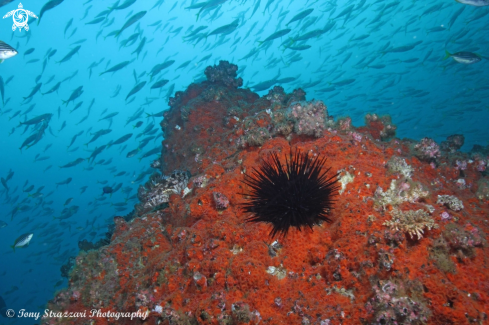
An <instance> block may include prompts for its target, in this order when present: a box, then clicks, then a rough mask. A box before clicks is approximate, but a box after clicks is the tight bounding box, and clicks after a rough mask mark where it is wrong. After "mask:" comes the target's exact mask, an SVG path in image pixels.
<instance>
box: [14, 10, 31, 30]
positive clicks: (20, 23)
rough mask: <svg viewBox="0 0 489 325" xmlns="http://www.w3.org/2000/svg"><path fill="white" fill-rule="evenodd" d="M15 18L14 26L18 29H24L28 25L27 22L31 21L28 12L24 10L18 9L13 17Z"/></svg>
mask: <svg viewBox="0 0 489 325" xmlns="http://www.w3.org/2000/svg"><path fill="white" fill-rule="evenodd" d="M13 18H14V24H15V25H16V26H17V27H20V29H22V28H23V27H24V26H25V25H26V24H27V20H28V19H29V18H28V15H27V12H26V11H25V10H24V9H17V10H16V11H15V13H14V15H13Z"/></svg>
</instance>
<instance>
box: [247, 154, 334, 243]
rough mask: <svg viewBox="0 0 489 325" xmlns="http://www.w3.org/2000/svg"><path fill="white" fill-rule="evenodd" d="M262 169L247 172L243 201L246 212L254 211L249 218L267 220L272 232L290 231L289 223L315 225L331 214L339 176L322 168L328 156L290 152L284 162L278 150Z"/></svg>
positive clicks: (249, 220)
mask: <svg viewBox="0 0 489 325" xmlns="http://www.w3.org/2000/svg"><path fill="white" fill-rule="evenodd" d="M270 158H271V159H270V160H269V161H265V162H264V163H263V165H262V166H261V167H260V168H259V170H257V169H254V168H253V172H252V175H251V176H249V175H246V174H245V176H244V180H243V183H245V184H246V185H248V186H250V187H251V191H250V193H249V194H248V196H249V199H248V202H246V203H244V204H242V208H243V210H244V211H245V212H251V213H253V215H252V216H251V217H249V218H247V219H246V221H247V222H267V223H271V224H272V226H273V229H272V231H271V232H270V236H271V237H274V236H275V235H276V234H277V233H281V235H282V236H283V237H285V236H286V235H287V232H288V231H289V228H290V227H296V228H297V229H299V230H301V227H303V226H308V227H309V228H311V229H312V227H313V226H314V225H316V224H318V223H319V222H320V221H326V222H331V219H330V218H328V215H329V212H330V210H331V209H332V205H333V202H334V200H333V197H334V196H335V195H336V193H337V192H336V191H337V190H338V189H339V186H338V183H337V180H336V177H337V175H336V174H335V175H333V176H331V177H328V176H327V175H326V174H327V173H328V171H329V170H330V169H331V168H328V169H326V170H324V171H322V169H323V168H325V167H324V163H325V161H326V158H322V159H319V156H317V157H315V158H313V159H309V155H308V154H307V153H304V154H301V153H300V152H299V151H296V152H295V154H292V152H291V153H290V154H289V159H287V160H286V165H285V166H284V165H282V163H281V162H280V160H279V158H278V155H277V153H272V154H271V157H270Z"/></svg>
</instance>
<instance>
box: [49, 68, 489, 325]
mask: <svg viewBox="0 0 489 325" xmlns="http://www.w3.org/2000/svg"><path fill="white" fill-rule="evenodd" d="M236 71H237V67H236V66H233V65H231V64H227V63H221V64H220V65H219V66H217V67H216V66H214V67H211V68H209V69H208V70H207V74H208V78H209V79H208V80H206V81H203V82H201V83H194V84H191V85H190V86H189V87H188V88H187V89H186V90H185V91H177V92H176V94H175V97H173V98H171V99H170V103H169V105H170V109H168V110H166V111H165V112H164V118H163V120H162V121H161V124H160V125H161V127H162V130H163V132H164V138H163V139H161V140H162V144H163V150H162V154H161V159H159V160H158V163H155V164H153V166H152V167H153V168H151V169H148V170H150V173H153V172H155V173H154V174H153V175H152V176H150V180H149V181H148V182H147V183H146V184H145V185H144V186H142V187H141V188H140V190H139V198H140V203H139V204H137V205H136V207H135V210H134V211H133V212H131V213H130V214H128V215H127V216H125V217H116V218H114V223H113V224H112V226H111V228H110V230H109V232H108V236H109V237H110V242H109V241H108V240H107V241H106V245H104V246H102V247H94V246H93V245H97V244H91V243H90V244H89V243H83V244H82V245H81V246H83V247H85V248H87V249H89V250H88V251H82V252H80V253H79V255H78V257H76V260H75V262H74V263H73V261H72V263H68V264H66V266H65V267H63V274H64V276H69V281H68V287H67V288H65V289H63V290H61V291H60V292H58V293H57V294H56V296H55V297H54V298H53V299H52V300H51V301H50V302H49V303H48V306H47V308H49V309H50V310H52V311H55V312H80V311H84V310H91V309H92V308H95V309H100V310H101V311H103V312H113V311H127V312H140V314H141V315H142V314H144V315H147V318H145V319H144V320H143V318H142V317H136V318H134V319H133V320H131V319H125V318H120V319H118V320H116V319H115V318H113V317H105V318H102V317H91V318H90V317H86V318H71V319H66V318H46V319H43V320H42V323H43V324H62V323H69V324H74V325H78V324H80V325H81V324H94V325H106V324H121V325H126V324H131V325H133V324H136V325H137V324H321V325H326V324H330V325H336V324H434V325H441V324H443V325H445V324H472V323H473V324H485V323H487V321H488V315H487V310H489V294H488V292H489V272H488V269H487V261H488V260H489V250H488V249H487V241H486V238H487V235H488V234H489V223H488V222H487V216H488V215H489V181H488V176H487V173H488V172H487V168H486V166H487V163H488V161H489V146H487V147H486V146H475V147H474V148H473V150H472V151H471V152H469V153H465V152H461V151H458V149H460V145H461V143H462V141H461V137H458V136H457V137H455V136H454V137H452V138H449V140H447V141H448V142H449V144H448V145H444V144H442V148H440V147H438V145H437V144H436V143H435V142H434V141H433V140H431V139H429V138H425V139H423V140H421V141H420V142H415V141H414V140H410V139H397V138H395V137H394V136H395V126H394V125H393V124H392V122H391V120H390V117H388V116H384V117H379V116H377V115H375V114H369V115H368V116H367V117H366V125H365V126H355V125H354V124H353V123H352V120H351V118H349V117H347V116H344V117H342V118H341V119H340V120H337V119H336V120H335V119H334V118H333V117H332V116H328V114H327V112H326V107H325V106H323V104H320V102H317V101H313V102H308V101H306V98H305V93H304V91H302V90H301V89H296V90H294V91H293V92H289V93H286V92H285V91H284V89H283V88H281V87H274V88H273V89H272V90H271V91H270V92H269V93H268V94H267V95H266V96H264V97H260V96H258V95H257V94H255V93H253V92H252V91H250V90H249V89H242V88H236V87H237V86H238V85H239V84H240V83H239V82H238V80H239V79H236ZM326 104H327V103H326ZM294 111H295V112H296V113H297V116H294V115H293V114H292V115H291V114H289V113H292V112H294ZM316 118H317V120H316ZM299 126H300V129H299ZM265 130H266V131H265ZM261 132H263V133H261ZM252 136H253V139H251V137H252ZM256 139H258V140H256ZM250 140H251V141H250ZM253 141H255V142H253ZM250 143H251V144H253V145H250ZM243 144H244V145H243ZM297 149H298V150H300V151H301V152H304V153H305V152H307V153H308V154H309V156H310V157H311V158H313V157H317V156H321V157H328V161H327V162H328V167H331V168H332V169H331V170H332V174H336V173H339V179H338V180H339V181H340V183H341V185H342V188H341V189H337V191H338V192H337V194H338V195H336V196H335V202H334V207H335V209H334V210H332V211H331V220H332V221H333V222H332V223H326V222H323V223H321V224H319V225H316V226H314V231H311V230H309V229H306V230H303V231H297V230H296V229H295V228H291V230H290V231H289V233H288V235H287V237H286V238H283V239H280V240H279V241H276V240H271V239H269V238H268V235H269V232H270V230H271V229H272V228H271V227H270V225H267V224H264V223H246V222H245V220H246V219H247V218H248V217H249V216H250V215H249V214H248V213H245V212H244V211H243V209H242V208H241V207H242V204H243V203H245V202H246V198H245V197H243V196H242V195H241V193H245V192H246V188H245V185H244V184H243V183H242V181H243V180H244V178H245V176H244V175H248V174H251V173H252V172H253V169H254V168H255V169H258V168H259V166H260V165H261V164H262V163H263V161H265V160H266V159H267V157H269V155H270V154H271V153H273V152H276V153H277V154H278V155H279V157H283V155H284V154H287V153H289V152H291V151H294V150H297ZM454 150H455V152H453V151H454ZM457 161H458V163H457ZM426 162H428V163H426ZM174 171H177V172H174ZM178 171H181V172H178ZM187 171H188V172H187ZM145 173H147V172H145ZM142 175H144V173H143V174H142ZM146 175H149V174H146ZM163 175H167V176H163ZM460 180H463V182H462V181H460ZM340 191H341V193H340ZM246 193H247V192H246ZM462 206H463V208H462ZM437 225H438V227H437ZM428 229H431V230H429V231H428ZM421 236H423V238H422V239H421V240H419V238H421ZM411 237H412V238H411ZM413 279H416V280H413Z"/></svg>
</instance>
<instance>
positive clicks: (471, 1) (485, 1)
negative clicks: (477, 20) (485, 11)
mask: <svg viewBox="0 0 489 325" xmlns="http://www.w3.org/2000/svg"><path fill="white" fill-rule="evenodd" d="M455 1H457V2H460V3H463V4H465V5H471V6H474V7H484V6H489V0H455Z"/></svg>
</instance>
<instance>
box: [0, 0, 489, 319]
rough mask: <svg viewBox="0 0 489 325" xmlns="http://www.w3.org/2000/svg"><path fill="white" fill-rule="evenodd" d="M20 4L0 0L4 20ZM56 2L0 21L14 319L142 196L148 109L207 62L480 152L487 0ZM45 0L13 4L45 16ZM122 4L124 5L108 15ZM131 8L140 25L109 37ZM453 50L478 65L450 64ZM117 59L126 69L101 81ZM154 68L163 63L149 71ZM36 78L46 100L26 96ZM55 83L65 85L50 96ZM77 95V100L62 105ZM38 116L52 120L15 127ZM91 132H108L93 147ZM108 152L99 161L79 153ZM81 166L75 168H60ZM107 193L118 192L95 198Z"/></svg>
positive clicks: (2, 196)
mask: <svg viewBox="0 0 489 325" xmlns="http://www.w3.org/2000/svg"><path fill="white" fill-rule="evenodd" d="M481 2H483V0H481ZM19 3H20V2H18V1H13V2H10V1H8V0H4V1H0V6H1V7H0V10H1V12H2V16H3V15H6V14H7V13H8V12H10V11H12V10H16V9H19ZM51 3H59V4H58V5H57V6H55V7H54V8H52V9H50V10H46V11H44V12H43V15H42V17H41V19H37V20H33V18H32V17H29V20H28V25H29V31H28V32H27V31H26V30H25V29H23V30H22V31H19V28H17V29H16V30H15V31H12V24H13V18H12V17H6V18H4V19H2V20H1V23H0V40H2V41H3V42H5V43H7V44H8V45H10V46H12V47H13V48H15V49H16V50H17V51H18V54H17V55H16V56H14V57H12V58H8V59H6V60H5V62H3V64H1V65H0V76H1V78H2V82H3V88H4V92H3V94H2V97H3V98H2V104H1V105H0V107H1V110H0V144H1V147H0V155H1V156H0V157H1V159H0V176H1V177H2V178H3V179H4V180H5V185H3V184H2V185H0V220H1V221H3V222H5V223H6V224H7V225H6V226H5V227H3V228H1V229H0V256H1V263H0V296H2V297H3V299H4V300H5V302H6V305H7V306H8V308H12V309H13V310H16V311H18V310H20V309H23V308H24V309H26V310H27V311H41V310H43V309H44V305H45V303H46V301H47V300H49V299H51V298H52V297H53V296H54V293H55V291H56V290H58V289H60V288H62V287H63V286H66V285H67V283H66V279H64V278H62V277H61V273H60V267H61V266H62V265H63V264H65V263H66V262H67V261H68V260H69V258H70V256H76V255H77V254H78V251H79V249H78V242H79V241H80V240H83V239H86V240H88V241H93V242H95V241H97V240H99V239H101V238H104V237H105V233H106V231H107V225H109V224H111V223H112V219H113V217H114V216H116V215H125V214H127V213H129V212H130V211H131V210H132V208H133V206H134V204H135V203H137V198H136V196H135V194H136V192H137V187H138V185H139V184H140V183H142V182H144V181H146V180H147V178H148V175H145V174H146V173H147V171H148V170H149V169H150V167H149V164H150V163H151V161H152V160H154V159H156V158H157V157H158V154H157V153H156V154H153V155H150V156H149V157H146V158H142V156H143V155H144V154H145V153H147V152H150V151H151V150H152V149H156V148H160V147H161V140H162V133H161V130H160V129H159V122H160V121H161V119H162V117H151V116H149V115H151V114H158V113H161V112H162V111H164V110H166V109H168V104H167V103H168V98H169V97H170V96H172V95H173V94H174V92H175V91H178V90H184V89H185V88H186V87H187V86H188V85H189V84H190V83H192V82H198V81H200V80H203V78H205V76H204V74H203V71H204V69H205V67H206V66H208V65H213V64H217V63H218V62H219V60H227V61H229V62H231V63H235V64H237V65H238V66H239V70H238V72H239V76H240V77H242V78H243V80H244V86H243V87H250V88H251V89H252V90H256V91H257V92H258V93H259V94H260V95H264V94H266V93H267V92H268V89H270V88H271V87H272V86H273V85H274V84H278V85H281V86H282V87H284V88H285V90H286V91H287V92H291V91H292V90H293V89H295V88H298V87H302V88H303V89H304V90H305V91H306V93H307V99H308V100H311V99H318V100H323V101H324V102H325V104H326V105H327V106H328V111H329V114H330V115H333V116H335V118H336V117H342V116H351V117H352V119H353V124H354V125H355V126H360V125H363V118H364V116H365V114H367V113H376V114H378V115H383V114H390V115H391V116H392V119H393V123H394V124H395V125H397V127H398V129H397V136H398V137H401V138H403V137H408V138H412V139H415V140H419V139H420V138H422V137H426V136H427V137H431V138H433V139H435V140H436V141H437V142H438V143H439V142H441V141H443V140H445V139H446V137H447V136H449V135H452V134H463V135H464V136H465V145H464V146H463V147H462V150H465V151H468V150H470V149H471V148H472V146H473V145H474V144H480V145H484V146H485V145H488V141H487V140H488V139H489V138H488V130H487V120H488V116H489V100H488V98H489V83H488V81H489V79H488V77H487V75H488V74H487V72H488V71H489V66H488V63H487V59H488V58H489V42H487V40H488V39H489V27H488V25H487V19H488V17H489V6H480V7H478V6H473V5H469V4H464V3H459V2H456V1H444V0H435V1H429V2H428V1H396V0H389V1H383V0H378V1H370V0H365V1H300V2H299V1H279V0H253V1H233V0H227V1H226V0H219V1H216V0H210V1H207V2H198V1H190V0H186V1H182V0H180V1H163V0H157V1H153V0H151V1H143V0H137V1H130V0H128V1H119V2H116V3H114V2H111V1H69V0H66V1H52V2H51ZM47 4H49V2H47V3H44V2H43V1H29V0H28V1H25V2H22V5H23V9H25V10H29V11H31V12H33V13H34V14H35V15H37V16H38V17H39V16H40V15H41V12H42V11H43V10H42V8H43V7H44V8H47V7H46V6H47ZM123 4H128V5H129V6H128V7H127V8H124V9H118V10H115V9H114V10H108V8H109V7H117V6H121V7H124V6H123ZM311 9H312V10H311ZM142 12H145V13H144V15H143V13H142ZM138 13H140V16H142V18H140V19H139V20H137V21H136V22H135V23H134V24H132V25H130V26H129V27H128V28H127V29H125V30H123V31H122V32H121V33H120V35H119V36H118V37H115V36H114V33H113V32H114V31H118V30H121V29H122V28H123V26H124V25H125V24H127V23H128V22H129V21H130V19H131V17H134V16H135V15H136V14H138ZM297 15H299V17H297ZM97 16H99V17H97ZM301 16H304V17H301ZM294 17H296V19H297V20H296V21H294V22H291V23H289V22H290V21H291V20H293V18H294ZM99 18H100V19H99ZM70 21H71V23H70ZM38 22H39V24H38ZM288 23H289V24H288ZM203 27H205V28H203ZM275 33H277V34H275ZM278 34H280V35H282V36H281V37H277V38H274V35H278ZM77 46H80V48H79V50H78V51H77V53H76V54H73V56H72V57H71V58H69V59H66V58H67V55H68V54H69V53H70V51H72V50H73V49H76V47H77ZM32 49H33V51H32ZM138 49H139V50H140V51H139V54H138ZM54 51H55V52H54ZM29 52H31V53H29ZM458 52H469V54H470V55H469V57H470V58H472V59H473V60H476V61H478V60H479V61H478V62H475V63H472V64H466V63H460V62H457V60H456V59H458V58H459V57H460V56H462V55H458V54H456V53H458ZM51 55H52V56H51ZM64 59H65V60H64ZM61 61H64V62H61ZM172 61H174V62H173V63H172ZM459 61H460V60H459ZM123 62H126V63H127V65H126V66H125V67H124V68H122V69H120V70H118V71H116V72H114V73H112V72H108V73H105V74H103V75H100V74H101V73H102V72H104V71H107V70H109V69H111V68H112V67H114V66H116V65H117V64H120V63H123ZM163 63H167V65H169V66H168V67H165V68H163V69H162V70H161V72H159V73H155V75H154V76H153V77H151V75H150V74H151V71H152V70H153V71H154V69H155V67H156V68H157V67H158V66H157V65H159V64H163ZM170 63H171V64H170ZM160 67H161V66H160ZM163 79H164V80H168V82H167V83H166V84H165V85H164V86H163V87H162V88H159V89H151V86H153V85H154V84H155V83H156V82H158V81H161V80H163ZM144 82H145V84H144V86H143V87H142V89H141V90H140V91H139V92H137V93H136V94H135V95H132V96H128V95H129V93H130V92H131V90H132V89H133V88H134V87H135V86H136V85H137V84H142V83H144ZM264 82H266V84H267V85H266V86H264V85H263V83H264ZM40 83H42V85H41V87H40V90H39V92H37V93H36V94H35V95H33V96H32V98H31V99H29V98H27V99H24V98H26V97H28V96H29V95H30V94H31V91H32V90H33V89H35V87H36V85H39V84H40ZM58 83H60V84H59V89H58V91H53V92H52V93H49V94H46V93H47V92H49V91H50V90H52V88H53V87H55V86H56V85H57V84H58ZM162 83H164V82H162ZM255 86H256V87H255ZM79 87H82V88H81V90H82V91H83V92H82V93H81V95H80V96H79V97H77V98H76V99H75V100H74V101H71V102H69V103H66V104H65V103H64V101H67V100H69V99H70V96H72V95H73V93H74V91H75V90H76V89H77V88H79ZM43 93H44V95H43ZM126 98H127V99H126ZM80 103H82V104H81V106H79V107H78V108H76V110H74V108H75V107H77V105H79V104H80ZM142 110H144V112H142ZM19 111H20V112H19ZM138 111H139V112H140V113H141V114H140V116H139V117H137V118H135V119H134V121H131V122H129V123H128V120H130V119H131V117H135V116H137V112H138ZM17 112H19V113H17ZM115 113H117V114H115ZM43 114H52V116H51V117H50V118H49V117H45V118H44V119H43V121H41V122H39V123H37V124H32V125H28V126H27V127H26V126H25V125H21V124H20V123H23V122H26V121H30V120H31V119H34V118H36V117H38V116H41V115H43ZM110 114H113V115H114V116H113V117H111V118H106V119H103V118H104V117H106V116H109V115H110ZM148 114H149V115H148ZM216 118H220V117H219V116H216ZM139 121H141V122H143V124H142V125H141V126H140V127H139V128H134V125H136V123H138V122H139ZM32 123H34V122H32ZM64 124H65V127H63V125H64ZM152 124H153V125H154V126H153V128H151V129H146V132H145V128H146V127H148V126H151V125H152ZM43 129H44V132H41V131H42V130H43ZM100 130H111V131H110V133H108V134H105V135H101V136H100V137H99V138H98V139H97V140H95V141H93V142H92V143H89V141H90V140H91V139H92V137H93V134H94V133H96V132H97V131H100ZM148 130H149V131H148ZM152 130H153V131H152ZM107 132H108V131H107ZM152 132H154V133H152ZM131 133H132V136H131V137H130V138H129V140H127V141H125V142H123V143H121V144H114V145H110V144H111V141H112V142H115V141H116V140H118V139H120V138H121V137H123V136H124V135H127V134H131ZM142 133H145V134H143V135H141V134H142ZM36 134H37V135H39V137H40V140H39V139H35V136H34V137H33V138H31V141H27V142H28V143H30V144H33V142H36V141H37V140H39V141H38V142H36V143H35V144H33V145H32V146H30V147H28V148H27V147H25V146H24V148H22V150H19V148H21V147H22V145H23V143H24V141H26V140H28V139H29V137H30V136H33V135H36ZM77 134H79V135H78V136H77V138H76V139H75V141H74V143H73V144H72V145H71V146H70V143H71V142H72V139H73V137H74V136H75V135H77ZM138 136H139V137H138ZM148 137H153V138H151V139H150V140H149V142H148V144H147V145H146V146H144V148H141V150H140V151H139V152H137V153H136V155H135V156H133V157H129V158H128V157H127V155H128V153H129V152H131V151H133V150H136V149H137V148H139V147H141V143H140V140H142V139H145V138H148ZM85 144H88V145H85ZM104 145H109V146H108V147H105V149H104V150H103V151H102V152H101V153H100V154H98V155H97V157H96V158H95V159H94V162H93V161H92V160H93V159H92V160H90V161H89V160H88V159H86V158H88V157H90V155H92V153H93V151H94V150H95V149H96V148H101V147H102V146H104ZM78 158H84V160H83V161H82V162H81V163H79V164H77V165H76V166H74V167H68V168H60V166H64V165H66V164H68V163H70V162H73V161H75V160H77V159H78ZM139 158H141V159H139ZM101 160H104V161H103V162H101ZM11 172H13V175H12V176H11V178H10V179H9V176H8V175H9V174H10V175H11ZM117 175H119V176H117ZM69 178H71V179H72V180H71V181H70V182H69V183H68V184H65V185H56V183H60V182H63V181H65V180H67V179H69ZM105 181H106V183H105ZM118 184H120V185H118ZM32 185H33V188H32V189H29V187H31V186H32ZM85 186H86V190H85V192H83V193H82V190H81V188H82V187H85ZM104 186H109V187H111V188H112V189H114V188H117V187H119V190H118V191H117V192H116V193H114V194H112V195H110V194H105V195H102V194H103V188H104ZM7 188H8V189H7ZM40 188H41V189H40ZM101 198H105V199H103V200H101ZM68 199H72V201H70V202H67V200H68ZM117 203H119V204H118V205H119V206H117ZM124 203H126V204H124ZM113 204H116V206H114V205H113ZM75 207H78V208H75ZM64 209H65V210H64ZM116 209H118V210H119V211H117V210H116ZM63 210H64V211H63ZM71 214H73V215H71ZM70 215H71V216H70ZM67 216H68V217H67ZM55 217H56V218H59V217H67V218H66V219H64V220H59V219H55ZM27 233H33V234H34V235H33V238H32V240H31V242H30V245H29V246H28V247H26V248H16V250H15V252H14V251H13V250H12V249H11V248H10V246H11V245H13V244H14V242H15V240H16V239H17V238H19V237H20V236H21V235H23V234H27ZM0 319H1V322H0V323H7V322H9V323H18V324H32V319H15V320H7V319H3V318H0Z"/></svg>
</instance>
